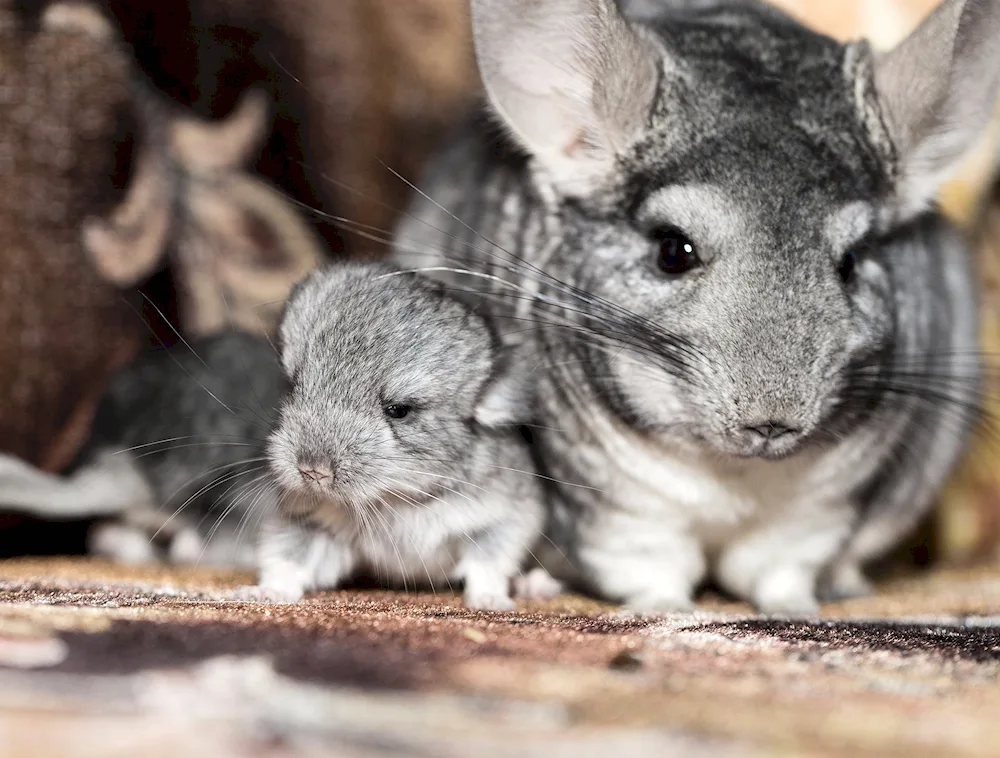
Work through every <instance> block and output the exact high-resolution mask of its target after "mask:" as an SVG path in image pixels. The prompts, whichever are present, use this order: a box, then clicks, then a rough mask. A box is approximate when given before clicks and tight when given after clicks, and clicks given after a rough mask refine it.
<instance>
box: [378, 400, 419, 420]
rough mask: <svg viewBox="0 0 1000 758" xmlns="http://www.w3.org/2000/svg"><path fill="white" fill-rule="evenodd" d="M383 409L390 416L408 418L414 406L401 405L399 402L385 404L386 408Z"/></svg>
mask: <svg viewBox="0 0 1000 758" xmlns="http://www.w3.org/2000/svg"><path fill="white" fill-rule="evenodd" d="M383 410H384V411H385V415H386V416H388V417H389V418H392V419H400V418H406V417H407V416H409V415H410V411H412V410H413V408H411V407H410V406H408V405H401V404H399V403H392V404H391V405H387V406H385V408H384V409H383Z"/></svg>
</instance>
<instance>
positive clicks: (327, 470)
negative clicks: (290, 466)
mask: <svg viewBox="0 0 1000 758" xmlns="http://www.w3.org/2000/svg"><path fill="white" fill-rule="evenodd" d="M299 473H300V474H301V475H302V479H303V481H304V482H305V483H306V484H319V483H320V482H325V481H328V480H330V479H332V478H333V468H332V467H331V466H329V465H324V464H322V463H314V462H311V461H310V462H308V463H303V462H300V463H299Z"/></svg>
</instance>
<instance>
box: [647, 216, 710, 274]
mask: <svg viewBox="0 0 1000 758" xmlns="http://www.w3.org/2000/svg"><path fill="white" fill-rule="evenodd" d="M649 236H650V237H651V238H652V239H653V241H654V242H656V243H657V244H658V245H659V250H658V251H657V254H656V267H657V268H658V269H660V271H662V272H663V273H664V274H667V275H668V276H680V275H681V274H686V273H688V272H689V271H691V270H692V269H695V268H698V267H699V266H700V265H701V258H699V257H698V251H697V250H696V249H695V246H694V243H693V242H692V241H691V238H690V237H688V236H687V235H686V234H684V232H682V231H681V230H680V229H678V228H677V227H675V226H663V227H658V228H656V229H654V230H653V231H652V232H650V235H649Z"/></svg>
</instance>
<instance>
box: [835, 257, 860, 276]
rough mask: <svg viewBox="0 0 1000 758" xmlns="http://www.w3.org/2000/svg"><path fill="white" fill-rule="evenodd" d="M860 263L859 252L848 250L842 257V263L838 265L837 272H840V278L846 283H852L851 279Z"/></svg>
mask: <svg viewBox="0 0 1000 758" xmlns="http://www.w3.org/2000/svg"><path fill="white" fill-rule="evenodd" d="M857 265H858V254H857V253H856V252H854V251H853V250H848V251H847V252H846V253H844V257H843V258H841V259H840V265H839V266H838V267H837V273H839V274H840V279H841V281H842V282H843V283H844V284H850V282H851V279H853V278H854V269H855V268H857Z"/></svg>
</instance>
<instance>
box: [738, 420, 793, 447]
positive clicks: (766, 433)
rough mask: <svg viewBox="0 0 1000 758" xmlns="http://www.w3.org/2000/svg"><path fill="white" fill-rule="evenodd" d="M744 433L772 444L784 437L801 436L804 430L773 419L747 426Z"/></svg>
mask: <svg viewBox="0 0 1000 758" xmlns="http://www.w3.org/2000/svg"><path fill="white" fill-rule="evenodd" d="M743 431H745V432H747V433H748V435H749V436H751V437H758V438H760V439H765V440H767V441H769V442H770V441H772V440H777V439H780V438H782V437H790V436H792V435H795V434H799V433H800V432H801V431H802V430H801V429H796V428H794V427H792V426H789V425H788V424H784V423H782V422H781V421H775V420H773V419H772V420H769V421H762V422H760V423H756V424H747V425H746V426H744V427H743Z"/></svg>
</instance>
